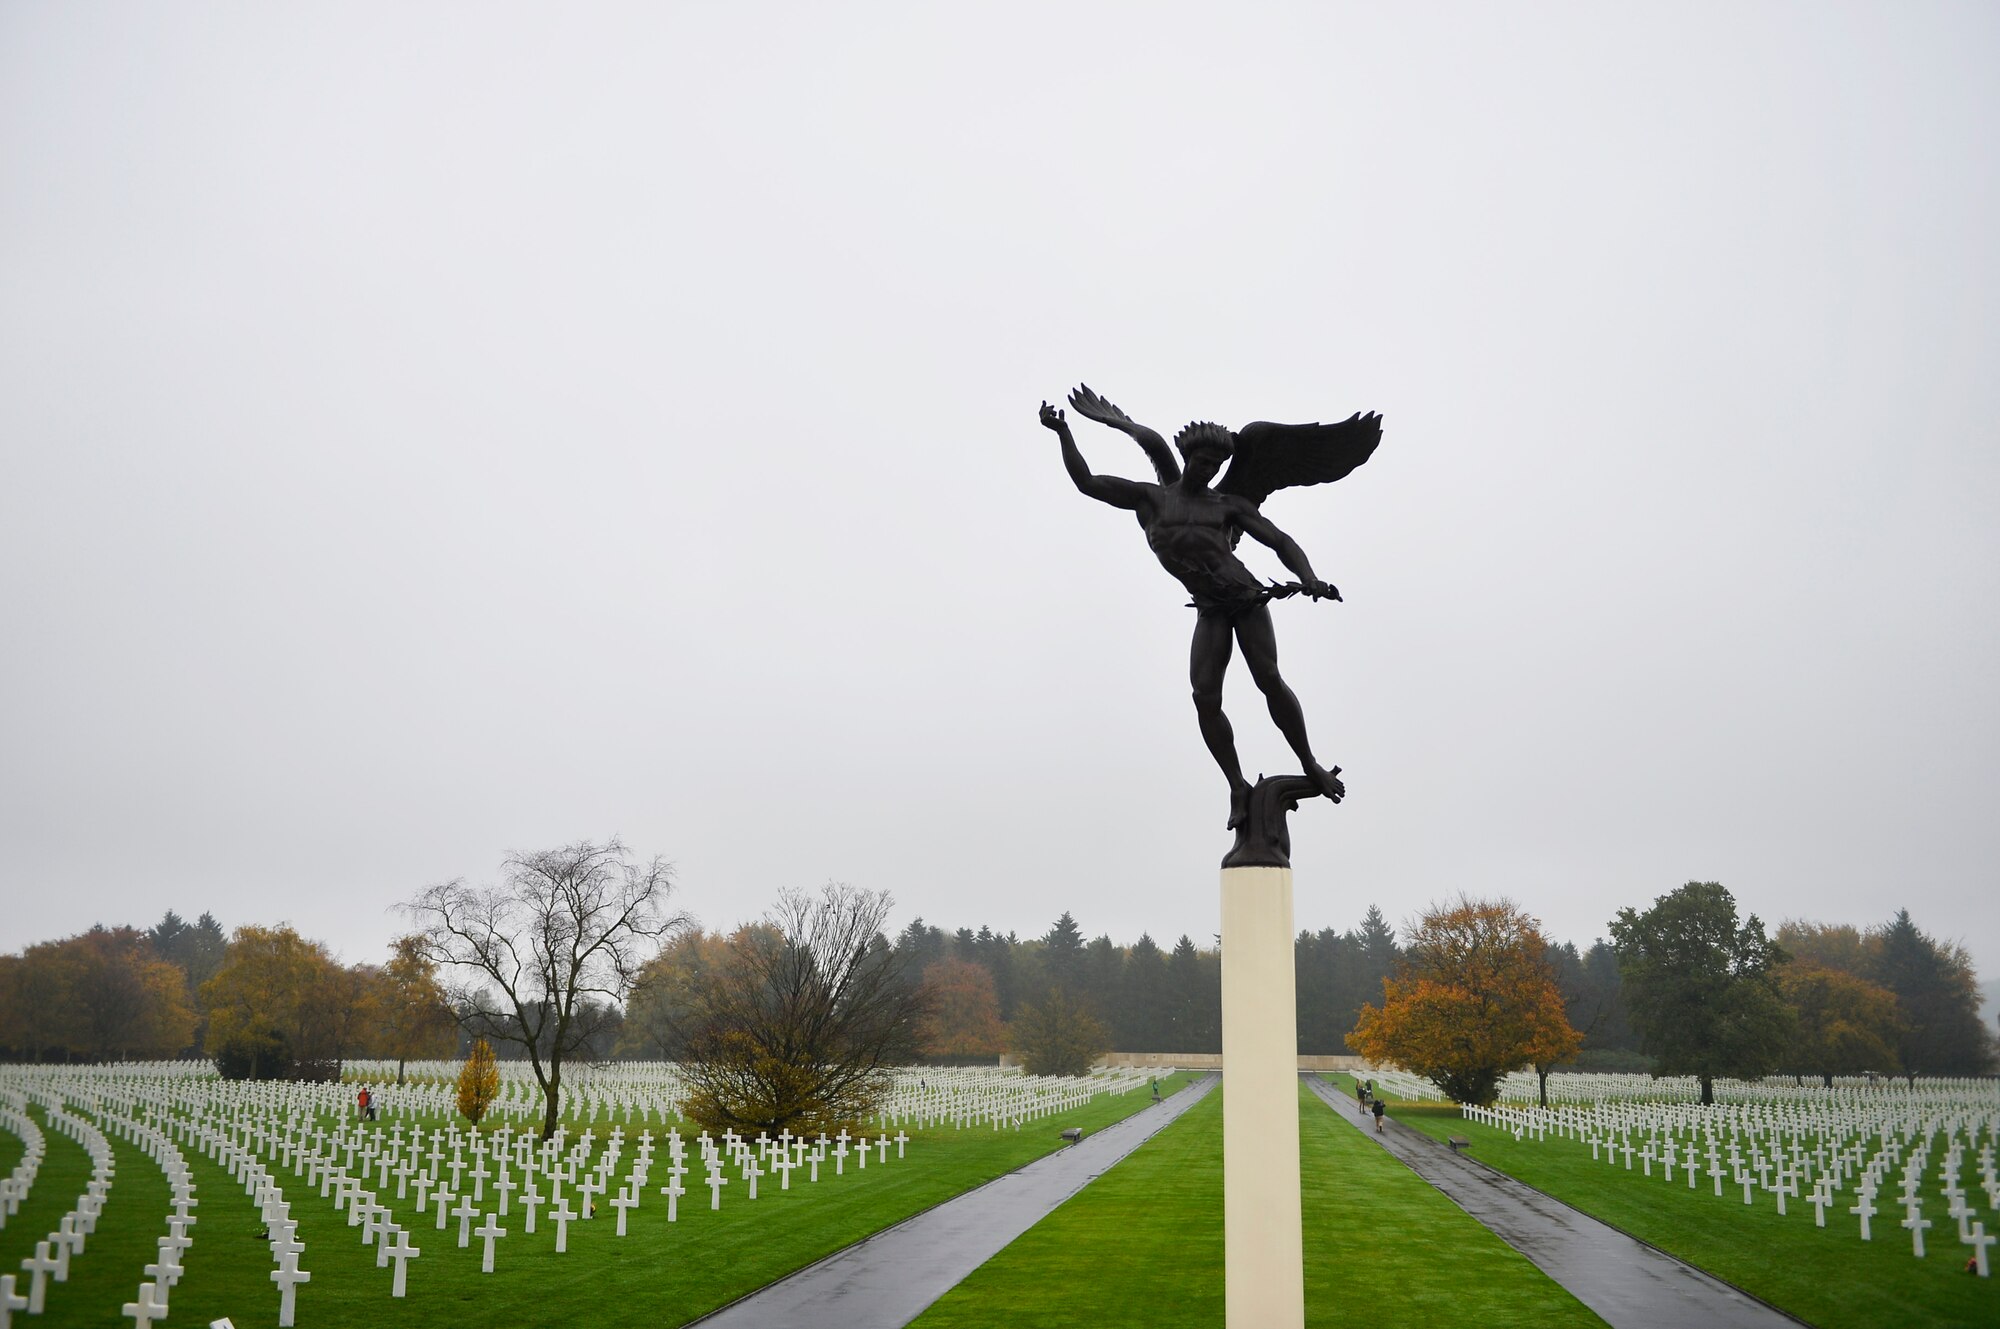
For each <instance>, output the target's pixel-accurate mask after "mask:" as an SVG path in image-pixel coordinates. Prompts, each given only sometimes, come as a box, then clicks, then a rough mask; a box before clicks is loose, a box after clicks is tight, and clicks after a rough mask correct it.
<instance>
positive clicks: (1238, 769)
mask: <svg viewBox="0 0 2000 1329" xmlns="http://www.w3.org/2000/svg"><path fill="white" fill-rule="evenodd" d="M1234 650H1235V643H1234V641H1233V640H1232V639H1231V635H1230V630H1229V620H1228V619H1227V618H1224V617H1223V616H1222V615H1220V614H1202V615H1200V616H1198V617H1197V618H1196V619H1195V621H1194V643H1193V645H1192V646H1191V647H1190V648H1189V650H1188V679H1189V681H1190V682H1192V683H1193V684H1194V713H1195V716H1196V718H1198V719H1199V720H1200V721H1201V741H1202V742H1204V743H1206V744H1208V755H1209V756H1211V757H1213V758H1215V764H1216V765H1217V766H1220V767H1221V768H1222V774H1223V775H1224V776H1225V777H1227V778H1228V780H1229V826H1230V828H1231V829H1234V828H1235V827H1236V826H1237V825H1238V824H1239V823H1240V822H1241V821H1242V820H1243V819H1244V818H1245V817H1246V816H1248V815H1249V813H1250V785H1249V783H1248V782H1246V781H1245V780H1244V778H1243V768H1242V766H1240V765H1239V764H1238V763H1237V760H1236V731H1235V730H1233V729H1231V728H1230V727H1229V717H1228V716H1226V715H1224V714H1223V713H1222V676H1223V674H1224V673H1225V672H1227V671H1228V669H1229V657H1230V655H1231V654H1232V653H1233V652H1234Z"/></svg>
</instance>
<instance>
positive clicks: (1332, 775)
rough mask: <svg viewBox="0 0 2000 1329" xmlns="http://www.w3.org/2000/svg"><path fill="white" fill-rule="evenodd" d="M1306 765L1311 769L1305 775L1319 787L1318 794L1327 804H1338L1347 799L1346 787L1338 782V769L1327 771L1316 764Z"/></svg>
mask: <svg viewBox="0 0 2000 1329" xmlns="http://www.w3.org/2000/svg"><path fill="white" fill-rule="evenodd" d="M1308 765H1309V766H1310V768H1311V769H1309V770H1308V771H1307V772H1306V774H1307V775H1309V776H1311V777H1312V781H1313V783H1314V784H1316V785H1318V786H1319V792H1320V793H1321V794H1323V795H1324V796H1325V797H1326V800H1327V802H1329V803H1338V802H1339V801H1340V800H1341V799H1343V798H1345V797H1347V786H1346V785H1344V784H1342V783H1341V782H1340V767H1338V766H1336V767H1334V768H1333V769H1332V770H1330V771H1329V770H1327V769H1326V768H1325V767H1324V766H1321V765H1320V764H1319V763H1318V762H1310V763H1308Z"/></svg>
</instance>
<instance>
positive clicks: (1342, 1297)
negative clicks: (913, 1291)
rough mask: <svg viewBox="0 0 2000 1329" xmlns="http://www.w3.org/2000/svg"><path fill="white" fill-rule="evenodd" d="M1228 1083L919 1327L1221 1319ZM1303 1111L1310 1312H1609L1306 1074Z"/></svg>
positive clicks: (1407, 1315) (1498, 1323) (1540, 1321)
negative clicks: (1499, 1233) (1317, 1091)
mask: <svg viewBox="0 0 2000 1329" xmlns="http://www.w3.org/2000/svg"><path fill="white" fill-rule="evenodd" d="M1226 1088H1227V1085H1226V1082H1225V1085H1224V1089H1223V1090H1218V1091H1217V1092H1215V1093H1213V1094H1210V1095H1209V1097H1208V1098H1207V1099H1206V1100H1205V1101H1203V1102H1201V1103H1198V1104H1196V1105H1195V1106H1194V1107H1193V1108H1191V1109H1190V1110H1189V1111H1188V1112H1187V1113H1186V1115H1184V1116H1183V1117H1181V1119H1180V1120H1179V1121H1177V1122H1175V1123H1174V1124H1173V1125H1171V1126H1169V1127H1168V1128H1167V1129H1166V1130H1164V1131H1161V1132H1160V1133H1159V1134H1158V1135H1156V1136H1154V1137H1153V1138H1152V1139H1151V1140H1149V1141H1147V1142H1146V1143H1145V1144H1143V1145H1141V1146H1140V1147H1139V1148H1138V1149H1137V1150H1135V1151H1134V1152H1133V1153H1132V1155H1131V1156H1130V1157H1128V1158H1126V1159H1125V1161H1123V1162H1122V1163H1120V1164H1119V1165H1118V1166H1117V1167H1115V1168H1112V1169H1111V1170H1110V1171H1109V1172H1107V1173H1105V1175H1104V1176H1102V1177H1100V1178H1099V1179H1098V1180H1097V1181H1096V1182H1094V1183H1092V1184H1091V1185H1090V1186H1088V1187H1086V1188H1085V1189H1084V1190H1083V1191H1081V1192H1079V1193H1078V1194H1077V1195H1076V1196H1074V1197H1073V1198H1071V1199H1070V1200H1069V1201H1068V1202H1067V1203H1065V1204H1064V1205H1063V1206H1062V1207H1061V1208H1059V1209H1057V1210H1056V1211H1055V1212H1054V1213H1052V1214H1050V1215H1049V1216H1048V1217H1047V1218H1046V1219H1044V1220H1042V1222H1040V1223H1038V1224H1036V1225H1035V1226H1034V1227H1033V1228H1031V1229H1029V1230H1028V1231H1027V1232H1026V1233H1024V1234H1022V1236H1021V1237H1020V1238H1019V1239H1018V1240H1016V1241H1015V1242H1014V1243H1013V1244H1011V1245H1009V1246H1008V1247H1007V1249H1006V1250H1004V1251H1002V1252H1001V1253H1000V1254H999V1255H997V1256H995V1257H994V1258H993V1259H991V1260H989V1261H987V1262H986V1264H984V1265H983V1266H981V1267H980V1268H979V1269H978V1270H977V1271H976V1272H975V1273H974V1274H973V1275H972V1276H971V1277H970V1278H967V1279H966V1280H965V1281H964V1282H962V1283H960V1284H959V1285H958V1286H957V1287H955V1288H953V1289H952V1290H951V1291H950V1292H948V1293H946V1294H945V1296H944V1297H942V1298H941V1299H939V1301H938V1302H937V1303H936V1304H935V1305H933V1306H932V1307H931V1308H930V1310H928V1311H926V1312H925V1313H924V1314H923V1315H921V1316H919V1317H918V1319H917V1320H916V1326H917V1327H918V1329H972V1327H973V1326H990V1325H992V1324H995V1323H1005V1324H1006V1325H1007V1326H1008V1329H1037V1327H1038V1326H1061V1325H1093V1326H1095V1325H1144V1326H1147V1329H1170V1327H1171V1326H1181V1325H1200V1326H1219V1325H1221V1324H1222V1322H1223V1262H1222V1260H1223V1245H1222V1153H1221V1141H1222V1115H1223V1111H1224V1103H1223V1094H1224V1092H1225V1091H1226ZM1299 1115H1300V1122H1299V1125H1300V1133H1299V1155H1300V1159H1299V1161H1300V1171H1301V1173H1302V1176H1303V1195H1302V1201H1303V1209H1304V1219H1305V1263H1306V1268H1305V1281H1306V1323H1307V1324H1309V1325H1324V1326H1328V1329H1333V1326H1342V1325H1349V1324H1352V1323H1354V1322H1355V1319H1356V1317H1357V1316H1360V1317H1363V1318H1366V1319H1368V1320H1371V1321H1380V1320H1384V1319H1388V1320H1391V1321H1393V1322H1395V1323H1399V1324H1477V1325H1479V1326H1481V1329H1512V1327H1514V1326H1519V1327H1520V1329H1530V1327H1532V1329H1564V1327H1565V1326H1578V1327H1579V1329H1584V1327H1591V1326H1602V1324H1603V1321H1602V1320H1600V1319H1598V1317H1597V1316H1596V1315H1594V1314H1593V1313H1591V1311H1590V1310H1589V1309H1587V1308H1586V1307H1585V1306H1584V1305H1583V1304H1582V1303H1581V1302H1579V1301H1577V1300H1576V1298H1574V1297H1572V1296H1571V1295H1570V1294H1569V1293H1568V1292H1566V1291H1564V1290H1563V1289H1562V1288H1561V1287H1560V1286H1558V1285H1557V1284H1556V1283H1555V1282H1553V1281H1552V1280H1550V1279H1549V1278H1548V1277H1547V1276H1546V1275H1545V1274H1543V1273H1542V1272H1541V1270H1539V1269H1537V1268H1535V1266H1534V1265H1532V1264H1530V1263H1528V1261H1527V1260H1526V1259H1525V1258H1523V1257H1522V1256H1521V1255H1520V1254H1518V1253H1517V1252H1515V1251H1514V1250H1513V1248H1512V1247H1510V1246H1508V1245H1507V1244H1506V1243H1505V1242H1503V1241H1501V1240H1500V1239H1499V1238H1498V1237H1496V1236H1494V1235H1493V1234H1492V1233H1491V1232H1488V1231H1487V1230H1486V1229H1485V1228H1484V1227H1483V1226H1481V1225H1480V1224H1479V1223H1478V1222H1476V1221H1475V1220H1474V1219H1472V1218H1471V1217H1469V1216H1468V1215H1467V1214H1466V1213H1465V1211H1463V1210H1462V1209H1460V1208H1459V1207H1458V1206H1457V1205H1455V1204H1453V1203H1452V1202H1451V1201H1450V1200H1447V1199H1446V1198H1445V1197H1444V1196H1443V1195H1441V1194H1439V1193H1438V1191H1437V1190H1436V1189H1435V1188H1433V1187H1432V1186H1431V1185H1430V1184H1429V1183H1427V1182H1425V1181H1424V1180H1422V1179H1421V1178H1419V1177H1418V1176H1416V1175H1415V1174H1414V1173H1412V1172H1411V1171H1410V1170H1409V1169H1408V1168H1406V1167H1404V1166H1403V1165H1402V1164H1401V1163H1398V1162H1397V1161H1396V1160H1395V1159H1394V1158H1392V1157H1390V1156H1389V1155H1388V1154H1386V1153H1384V1152H1383V1151H1382V1150H1381V1149H1379V1148H1378V1147H1376V1146H1375V1144H1374V1143H1373V1142H1371V1141H1369V1140H1367V1139H1365V1138H1363V1137H1362V1135H1361V1133H1360V1132H1359V1131H1357V1130H1355V1129H1354V1128H1353V1127H1352V1126H1350V1125H1348V1124H1347V1123H1346V1122H1345V1121H1342V1120H1341V1119H1340V1118H1339V1117H1337V1116H1335V1115H1334V1114H1333V1113H1332V1112H1331V1111H1329V1110H1328V1109H1327V1107H1326V1106H1325V1105H1324V1104H1322V1103H1321V1102H1320V1101H1319V1100H1318V1099H1316V1098H1314V1097H1313V1096H1312V1094H1311V1091H1310V1090H1308V1089H1307V1088H1306V1086H1305V1085H1304V1084H1303V1083H1301V1084H1300V1085H1299ZM999 1308H1004V1310H1002V1309H999Z"/></svg>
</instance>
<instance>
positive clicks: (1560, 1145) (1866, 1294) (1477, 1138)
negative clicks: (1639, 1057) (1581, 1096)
mask: <svg viewBox="0 0 2000 1329" xmlns="http://www.w3.org/2000/svg"><path fill="white" fill-rule="evenodd" d="M1329 1078H1331V1077H1329ZM1348 1089H1349V1092H1352V1085H1351V1082H1349V1085H1348ZM1390 1115H1391V1116H1393V1117H1394V1118H1395V1119H1396V1120H1398V1121H1400V1122H1402V1123H1403V1124H1404V1125H1406V1126H1411V1127H1414V1128H1415V1129H1417V1130H1420V1131H1423V1132H1424V1133H1425V1134H1427V1135H1430V1136H1432V1137H1433V1138H1435V1139H1439V1140H1442V1139H1444V1138H1445V1137H1447V1136H1450V1135H1463V1136H1465V1137H1466V1138H1467V1139H1469V1140H1471V1141H1472V1156H1473V1157H1474V1158H1476V1159H1478V1160H1479V1161H1480V1162H1483V1163H1486V1164H1488V1165H1489V1166H1491V1167H1494V1168H1497V1169H1499V1170H1500V1171H1502V1172H1505V1173H1507V1174H1508V1175H1509V1176H1511V1177H1515V1178H1518V1179H1519V1180H1521V1181H1524V1182H1526V1183H1527V1184H1528V1185H1530V1186H1533V1187H1534V1188H1535V1189H1537V1190H1540V1191H1543V1192H1545V1193H1547V1194H1549V1195H1553V1196H1554V1197H1555V1198H1557V1199H1558V1200H1561V1201H1562V1202H1563V1203H1565V1204H1568V1205H1573V1206H1575V1207H1576V1208H1578V1209H1581V1210H1582V1211H1583V1212H1584V1213H1587V1214H1589V1215H1591V1216H1592V1217H1593V1218H1597V1219H1601V1220H1602V1221H1604V1222H1606V1223H1609V1224H1611V1225H1612V1226H1613V1227H1616V1228H1619V1229H1621V1230H1623V1231H1625V1232H1628V1233H1630V1234H1631V1235H1633V1236H1635V1237H1637V1238H1639V1239H1640V1240H1641V1241H1644V1242H1648V1243H1650V1244H1652V1245H1654V1246H1657V1247H1659V1248H1660V1249H1661V1250H1663V1251H1667V1252H1669V1253H1670V1254H1673V1255H1676V1256H1678V1257H1680V1258H1681V1259H1683V1260H1685V1261H1687V1262H1688V1263H1689V1264H1692V1265H1694V1266H1695V1267H1696V1268H1698V1269H1703V1270H1706V1271H1707V1272H1709V1273H1711V1274H1713V1275H1715V1276H1716V1277H1717V1278H1720V1279H1723V1280H1725V1281H1726V1282H1730V1283H1733V1284H1735V1285H1736V1286H1737V1287H1740V1288H1742V1289H1743V1290H1744V1291H1746V1292H1748V1293H1750V1294H1751V1295H1752V1296H1754V1297H1758V1298H1761V1299H1762V1300H1764V1301H1767V1302H1769V1303H1771V1304H1772V1305H1773V1306H1777V1307H1779V1308H1780V1309H1782V1310H1785V1311H1787V1312H1789V1313H1790V1314H1792V1315H1795V1316H1797V1317H1798V1318H1799V1319H1802V1320H1805V1321H1807V1322H1808V1323H1811V1324H1814V1325H1818V1326H1821V1329H1883V1327H1884V1326H1886V1325H1903V1324H1921V1325H1923V1326H1925V1329H1955V1327H1957V1326H1963V1327H1964V1329H1993V1326H1995V1325H2000V1278H1975V1277H1973V1276H1971V1275H1969V1274H1967V1273H1965V1272H1963V1270H1964V1265H1965V1260H1966V1256H1967V1254H1968V1253H1969V1252H1970V1250H1971V1247H1969V1246H1962V1245H1960V1244H1959V1241H1958V1227H1957V1224H1956V1223H1954V1222H1953V1221H1952V1220H1951V1218H1949V1217H1948V1216H1947V1215H1946V1214H1945V1212H1944V1208H1943V1206H1942V1205H1941V1204H1939V1203H1937V1202H1936V1201H1935V1200H1932V1201H1931V1202H1929V1203H1927V1204H1926V1205H1925V1206H1924V1209H1925V1213H1924V1216H1925V1217H1926V1218H1929V1219H1931V1220H1933V1221H1934V1222H1935V1223H1936V1226H1935V1227H1933V1228H1932V1229H1931V1231H1930V1232H1929V1233H1928V1234H1927V1247H1928V1250H1929V1254H1928V1255H1927V1256H1926V1257H1925V1258H1924V1259H1921V1260H1919V1259H1917V1258H1916V1257H1915V1256H1914V1255H1913V1254H1911V1250H1910V1234H1909V1233H1908V1232H1906V1231H1904V1230H1903V1229H1902V1228H1901V1227H1899V1226H1898V1223H1899V1222H1900V1221H1901V1219H1902V1210H1901V1209H1900V1208H1899V1207H1897V1206H1896V1204H1895V1203H1894V1201H1895V1198H1896V1197H1895V1194H1894V1192H1893V1189H1885V1191H1884V1193H1883V1194H1881V1195H1879V1196H1877V1197H1876V1205H1877V1208H1878V1209H1879V1210H1880V1212H1878V1213H1877V1214H1876V1215H1875V1219H1874V1224H1873V1228H1874V1233H1873V1235H1874V1240H1873V1241H1867V1242H1864V1241H1862V1240H1861V1238H1860V1235H1859V1233H1860V1220H1858V1219H1857V1218H1855V1217H1853V1216H1852V1215H1850V1214H1849V1213H1848V1212H1847V1210H1848V1209H1849V1207H1851V1206H1852V1205H1853V1204H1855V1203H1856V1201H1855V1199H1854V1194H1853V1191H1852V1189H1851V1188H1850V1189H1849V1190H1847V1191H1843V1192H1842V1193H1841V1194H1840V1196H1839V1197H1837V1200H1838V1202H1837V1203H1836V1204H1834V1205H1831V1206H1829V1207H1828V1209H1827V1213H1826V1226H1825V1227H1824V1228H1819V1227H1815V1226H1814V1225H1813V1211H1812V1206H1811V1205H1808V1204H1807V1203H1806V1202H1805V1200H1804V1199H1803V1198H1800V1199H1797V1200H1793V1201H1792V1202H1791V1204H1790V1209H1791V1212H1790V1213H1789V1214H1788V1215H1786V1216H1785V1217H1783V1218H1780V1217H1779V1216H1778V1211H1777V1204H1776V1201H1775V1200H1773V1199H1772V1197H1771V1196H1769V1195H1767V1194H1765V1193H1764V1192H1762V1191H1761V1190H1760V1191H1759V1192H1757V1202H1756V1203H1755V1204H1754V1205H1745V1204H1744V1203H1743V1191H1742V1188H1741V1187H1740V1186H1736V1187H1733V1186H1730V1185H1729V1184H1728V1181H1727V1178H1725V1179H1724V1186H1723V1193H1722V1196H1721V1197H1720V1198H1718V1197H1717V1196H1716V1194H1715V1191H1714V1186H1713V1184H1712V1182H1711V1181H1710V1179H1709V1178H1708V1176H1706V1175H1705V1174H1704V1175H1703V1176H1702V1177H1701V1179H1700V1185H1698V1186H1697V1187H1696V1188H1695V1189H1694V1190H1693V1191H1690V1190H1688V1188H1687V1183H1686V1181H1685V1179H1684V1175H1683V1174H1682V1173H1681V1172H1680V1171H1679V1170H1678V1169H1677V1170H1676V1171H1675V1180H1674V1181H1673V1182H1672V1183H1671V1184H1670V1183H1668V1182H1666V1181H1664V1180H1663V1179H1661V1178H1660V1177H1657V1176H1655V1177H1652V1178H1647V1177H1645V1176H1643V1175H1641V1174H1640V1173H1639V1172H1637V1171H1634V1172H1630V1173H1628V1172H1626V1171H1625V1169H1624V1167H1623V1166H1622V1165H1620V1166H1615V1167H1614V1166H1610V1165H1607V1164H1605V1163H1602V1162H1594V1161H1592V1159H1591V1157H1590V1147H1589V1146H1588V1145H1586V1144H1579V1143H1577V1142H1576V1141H1573V1140H1557V1139H1549V1140H1545V1141H1542V1142H1540V1143H1537V1142H1536V1141H1534V1140H1531V1139H1530V1140H1523V1141H1521V1142H1519V1143H1516V1142H1515V1140H1514V1136H1513V1133H1512V1132H1511V1131H1503V1130H1499V1129H1496V1128H1494V1127H1490V1126H1485V1125H1481V1124H1480V1123H1478V1122H1471V1121H1466V1120H1465V1119H1464V1118H1463V1116H1462V1115H1461V1114H1460V1113H1459V1110H1458V1109H1457V1108H1456V1107H1448V1106H1443V1105H1440V1104H1436V1103H1421V1104H1419V1103H1395V1104H1392V1105H1391V1108H1390ZM1937 1166H1938V1164H1937V1160H1935V1159H1934V1160H1933V1161H1932V1163H1931V1165H1930V1170H1931V1172H1932V1173H1933V1174H1935V1172H1936V1169H1937ZM1889 1185H1890V1186H1893V1178H1892V1181H1891V1183H1889ZM1974 1195H1975V1196H1976V1197H1977V1198H1980V1199H1983V1198H1984V1196H1980V1195H1978V1193H1977V1192H1976V1191H1975V1192H1974Z"/></svg>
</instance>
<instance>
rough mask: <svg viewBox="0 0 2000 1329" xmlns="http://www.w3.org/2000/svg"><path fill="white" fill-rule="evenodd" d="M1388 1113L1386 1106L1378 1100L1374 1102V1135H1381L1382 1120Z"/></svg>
mask: <svg viewBox="0 0 2000 1329" xmlns="http://www.w3.org/2000/svg"><path fill="white" fill-rule="evenodd" d="M1388 1111H1389V1109H1388V1106H1387V1105H1386V1104H1384V1103H1383V1102H1382V1100H1381V1099H1379V1098H1378V1099H1376V1100H1375V1133H1376V1134H1377V1135H1380V1134H1381V1133H1382V1118H1383V1116H1384V1115H1385V1114H1386V1113H1387V1112H1388Z"/></svg>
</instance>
